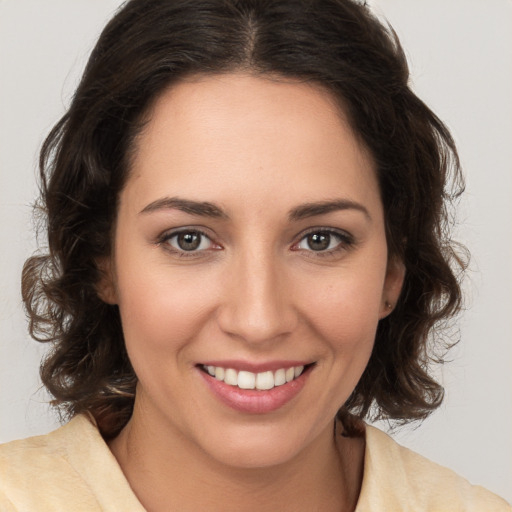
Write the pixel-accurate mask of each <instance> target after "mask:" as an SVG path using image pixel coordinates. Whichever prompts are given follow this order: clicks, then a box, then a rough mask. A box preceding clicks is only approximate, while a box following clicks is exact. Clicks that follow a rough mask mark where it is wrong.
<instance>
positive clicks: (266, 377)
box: [256, 372, 274, 390]
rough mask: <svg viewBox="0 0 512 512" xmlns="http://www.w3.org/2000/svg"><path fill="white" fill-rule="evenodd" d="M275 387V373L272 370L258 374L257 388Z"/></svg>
mask: <svg viewBox="0 0 512 512" xmlns="http://www.w3.org/2000/svg"><path fill="white" fill-rule="evenodd" d="M273 387H274V374H273V373H272V372H263V373H258V375H256V389H260V390H267V389H272V388H273Z"/></svg>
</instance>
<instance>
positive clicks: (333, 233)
mask: <svg viewBox="0 0 512 512" xmlns="http://www.w3.org/2000/svg"><path fill="white" fill-rule="evenodd" d="M183 234H194V235H199V236H200V237H202V238H203V239H204V238H206V239H208V240H209V241H210V243H211V244H212V245H213V246H216V247H214V249H213V250H220V249H222V247H221V246H220V245H218V244H215V242H213V240H212V239H211V237H210V236H209V235H208V234H207V233H205V232H204V231H202V230H201V229H198V228H183V229H179V230H177V231H171V232H166V233H163V234H162V235H161V236H160V237H159V238H158V240H157V244H158V245H162V246H163V245H164V244H165V246H166V247H165V249H166V250H167V251H170V252H172V253H173V254H176V255H178V256H179V257H182V258H191V257H192V258H193V257H199V256H200V255H201V253H204V252H205V251H207V250H209V249H211V248H208V249H200V250H190V251H187V250H184V249H180V248H176V247H173V246H172V245H171V244H170V243H169V241H170V240H172V239H173V238H175V237H178V236H179V235H183ZM310 235H327V236H329V237H334V238H336V239H337V240H338V243H337V244H336V246H335V247H334V248H331V249H327V250H319V251H315V250H313V249H302V248H300V247H298V246H299V245H300V244H301V243H302V242H303V241H305V240H306V239H307V237H308V236H310ZM331 241H332V240H330V242H331ZM202 243H203V240H201V241H200V245H201V244H202ZM354 243H355V240H354V237H353V236H352V235H350V234H349V233H347V232H345V231H341V230H336V229H333V228H320V227H318V228H310V229H309V230H307V231H306V232H304V233H301V235H300V238H299V240H298V242H295V243H294V244H293V245H292V248H291V250H292V251H303V252H305V253H311V254H309V255H308V256H309V257H329V256H334V255H336V254H337V253H339V252H341V251H346V250H348V249H350V248H351V247H352V246H353V245H354Z"/></svg>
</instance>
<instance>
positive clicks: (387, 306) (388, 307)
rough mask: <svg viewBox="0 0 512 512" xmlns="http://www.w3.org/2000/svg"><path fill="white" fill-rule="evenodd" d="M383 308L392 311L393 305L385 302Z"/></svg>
mask: <svg viewBox="0 0 512 512" xmlns="http://www.w3.org/2000/svg"><path fill="white" fill-rule="evenodd" d="M385 306H386V308H387V309H389V310H391V309H393V304H391V302H388V301H386V302H385Z"/></svg>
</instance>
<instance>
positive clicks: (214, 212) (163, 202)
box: [140, 197, 228, 219]
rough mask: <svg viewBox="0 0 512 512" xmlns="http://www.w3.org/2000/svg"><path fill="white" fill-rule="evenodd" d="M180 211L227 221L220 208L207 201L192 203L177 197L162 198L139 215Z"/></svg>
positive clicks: (226, 216)
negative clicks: (161, 211) (160, 211)
mask: <svg viewBox="0 0 512 512" xmlns="http://www.w3.org/2000/svg"><path fill="white" fill-rule="evenodd" d="M173 209H174V210H181V211H182V212H185V213H190V214H191V215H199V216H201V217H212V218H215V219H227V218H228V215H227V214H226V212H224V211H223V210H222V209H221V208H219V207H218V206H216V205H214V204H213V203H209V202H208V201H192V200H189V199H180V198H179V197H163V198H161V199H157V200H156V201H153V202H152V203H149V204H148V205H147V206H146V207H145V208H144V209H143V210H142V211H141V212H140V213H141V214H142V213H152V212H156V211H159V210H173Z"/></svg>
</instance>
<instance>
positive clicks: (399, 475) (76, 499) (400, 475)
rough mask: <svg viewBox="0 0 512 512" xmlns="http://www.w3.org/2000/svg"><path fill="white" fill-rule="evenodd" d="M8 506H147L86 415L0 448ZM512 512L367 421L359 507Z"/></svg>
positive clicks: (109, 510)
mask: <svg viewBox="0 0 512 512" xmlns="http://www.w3.org/2000/svg"><path fill="white" fill-rule="evenodd" d="M0 511H1V512H13V511H16V512H50V511H51V512H59V511H65V512H71V511H72V512H82V511H84V512H85V511H86V512H94V511H103V512H120V511H123V512H144V507H142V505H141V504H140V503H139V501H138V500H137V498H136V497H135V495H134V494H133V491H132V490H131V488H130V486H129V484H128V482H127V480H126V478H125V477H124V475H123V472H122V471H121V468H120V467H119V465H118V464H117V461H116V459H115V458H114V456H113V455H112V453H111V452H110V450H109V449H108V447H107V445H106V444H105V442H104V441H103V439H102V437H101V436H100V434H99V432H98V430H97V428H96V427H95V426H94V425H93V424H92V423H91V422H90V420H89V419H88V418H87V417H86V416H82V415H80V416H77V417H75V418H74V419H72V420H71V421H70V422H69V423H68V424H67V425H65V426H63V427H61V428H59V429H57V430H56V431H54V432H52V433H50V434H48V435H45V436H38V437H32V438H29V439H24V440H20V441H13V442H11V443H7V444H4V445H2V446H0ZM368 511H375V512H388V511H389V512H400V511H414V512H424V511H429V512H442V511H446V512H448V511H449V512H455V511H457V512H458V511H475V512H477V511H478V512H486V511H489V512H501V511H503V512H505V511H508V512H511V511H512V507H510V505H508V504H507V503H506V502H505V501H503V500H502V499H501V498H499V497H497V496H496V495H494V494H492V493H490V492H489V491H487V490H485V489H483V488H482V487H478V486H473V485H471V484H470V483H469V482H468V481H466V480H464V479H463V478H461V477H459V476H458V475H456V474H455V473H454V472H453V471H451V470H449V469H446V468H443V467H441V466H439V465H437V464H434V463H433V462H430V461H429V460H427V459H425V458H424V457H422V456H420V455H418V454H416V453H414V452H412V451H410V450H408V449H407V448H404V447H402V446H400V445H399V444H397V443H396V442H395V441H393V440H392V439H391V438H390V437H389V436H388V435H387V434H385V433H383V432H381V431H380V430H378V429H376V428H374V427H371V426H367V427H366V453H365V469H364V477H363V485H362V489H361V495H360V497H359V502H358V505H357V509H356V512H368Z"/></svg>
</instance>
